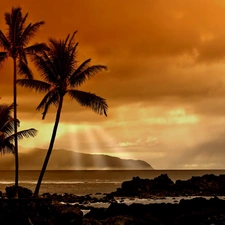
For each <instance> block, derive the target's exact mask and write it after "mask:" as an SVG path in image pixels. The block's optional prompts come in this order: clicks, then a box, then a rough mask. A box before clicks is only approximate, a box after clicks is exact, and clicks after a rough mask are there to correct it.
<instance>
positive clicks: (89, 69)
mask: <svg viewBox="0 0 225 225" xmlns="http://www.w3.org/2000/svg"><path fill="white" fill-rule="evenodd" d="M75 33H76V32H74V33H73V35H72V36H71V37H70V35H68V36H67V38H66V39H65V40H55V39H53V38H50V39H49V46H48V47H49V49H48V51H47V50H44V51H42V52H41V53H38V54H35V55H33V56H32V60H33V61H34V63H35V65H36V66H37V69H38V70H39V71H40V72H41V75H42V77H43V78H44V80H45V81H40V80H29V79H21V80H18V81H17V82H18V84H19V85H21V86H24V87H27V88H32V89H33V88H34V89H36V90H37V91H39V92H46V91H47V94H46V95H45V96H44V98H43V99H42V101H41V102H40V104H39V105H38V107H37V110H40V109H43V110H44V111H43V113H42V115H43V116H42V119H44V118H45V116H46V113H47V112H48V109H49V107H50V106H51V105H54V106H56V107H57V112H56V118H55V124H54V127H53V132H52V137H51V140H50V144H49V148H48V151H47V154H46V158H45V160H44V163H43V167H42V170H41V172H40V176H39V179H38V182H37V186H36V189H35V192H34V195H35V196H37V195H38V193H39V189H40V185H41V182H42V179H43V176H44V173H45V170H46V168H47V165H48V161H49V158H50V155H51V152H52V149H53V146H54V141H55V137H56V133H57V128H58V124H59V120H60V114H61V110H62V106H63V99H64V96H65V95H66V94H68V95H69V96H70V97H71V98H72V99H75V100H76V101H77V102H78V103H79V104H80V105H82V106H86V107H89V108H91V109H92V110H93V111H94V112H96V113H98V114H100V115H101V114H103V113H104V114H105V115H106V111H107V109H108V105H107V103H106V100H105V99H103V98H101V97H99V96H96V95H95V94H92V93H89V92H84V91H80V90H78V89H77V88H78V87H79V86H80V85H81V84H83V83H84V82H85V81H86V80H87V79H88V78H91V77H92V76H93V75H95V74H96V73H97V72H99V71H102V70H106V69H107V67H106V66H103V65H94V66H89V63H90V61H91V59H88V60H86V61H84V62H83V63H82V64H81V65H80V66H78V65H77V61H76V49H77V45H78V43H75V42H74V36H75Z"/></svg>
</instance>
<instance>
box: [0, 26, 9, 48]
mask: <svg viewBox="0 0 225 225" xmlns="http://www.w3.org/2000/svg"><path fill="white" fill-rule="evenodd" d="M0 45H1V46H2V47H3V48H4V49H5V50H9V49H10V43H9V41H8V39H7V38H6V37H5V35H4V34H3V33H2V31H1V30H0Z"/></svg>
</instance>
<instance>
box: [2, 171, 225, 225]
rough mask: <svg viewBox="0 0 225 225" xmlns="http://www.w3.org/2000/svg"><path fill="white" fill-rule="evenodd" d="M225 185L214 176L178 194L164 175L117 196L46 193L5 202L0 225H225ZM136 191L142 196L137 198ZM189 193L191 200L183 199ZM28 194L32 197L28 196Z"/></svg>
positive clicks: (125, 185)
mask: <svg viewBox="0 0 225 225" xmlns="http://www.w3.org/2000/svg"><path fill="white" fill-rule="evenodd" d="M224 179H225V175H219V176H216V175H212V174H207V175H203V176H202V177H192V178H191V179H189V180H186V181H181V183H182V184H184V185H182V186H180V188H181V189H180V190H178V189H173V188H174V187H176V184H179V183H180V181H178V182H177V181H176V182H173V181H172V180H171V179H170V178H169V177H168V176H167V174H162V175H160V176H158V177H156V178H154V179H152V180H151V179H142V178H138V177H134V178H133V179H132V180H130V181H124V182H123V183H122V185H121V188H118V189H117V190H116V191H115V192H112V193H96V194H90V195H83V196H77V195H74V194H69V193H67V194H66V193H65V194H56V193H54V194H50V193H44V194H42V195H40V196H39V197H38V198H33V197H32V196H27V197H23V198H19V199H10V198H3V197H2V198H0V206H1V211H0V224H3V225H5V224H14V223H18V222H19V224H24V225H26V224H27V225H39V224H43V225H45V224H46V225H47V224H48V225H58V224H77V225H92V224H93V225H113V224H114V225H115V224H121V225H136V224H137V225H147V224H153V225H154V224H155V225H163V224H165V225H171V224H176V225H177V224H182V225H185V224H199V225H200V224H223V223H225V213H224V212H225V188H224V187H225V185H224V184H225V183H221V182H224ZM199 182H200V183H201V184H204V185H203V187H204V188H205V190H204V188H201V186H199V185H198V188H200V191H201V192H199V190H198V191H196V190H197V189H195V188H197V186H195V185H194V184H195V183H197V184H199ZM137 184H138V185H137ZM187 184H188V185H187ZM149 185H151V188H150V189H149ZM168 185H169V186H168ZM136 187H137V190H138V192H134V190H135V188H136ZM183 187H185V192H187V193H188V192H189V193H191V195H189V194H187V193H186V195H183V194H182V193H183V192H182V191H183V189H182V188H183ZM209 187H210V188H209ZM127 188H128V189H127ZM176 188H177V187H176ZM131 190H132V192H131ZM146 190H147V191H146ZM175 190H176V192H174V191H175ZM169 191H170V194H169ZM24 193H25V192H24ZM27 193H30V192H29V191H28V190H27ZM121 193H123V194H124V195H121ZM199 193H200V194H199ZM12 214H13V217H12V216H11V215H12Z"/></svg>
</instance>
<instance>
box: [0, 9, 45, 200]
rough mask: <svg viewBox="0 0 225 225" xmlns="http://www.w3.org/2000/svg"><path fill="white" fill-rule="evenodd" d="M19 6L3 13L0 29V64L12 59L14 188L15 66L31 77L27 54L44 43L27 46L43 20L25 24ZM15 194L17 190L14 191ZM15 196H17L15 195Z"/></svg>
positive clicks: (16, 156)
mask: <svg viewBox="0 0 225 225" xmlns="http://www.w3.org/2000/svg"><path fill="white" fill-rule="evenodd" d="M21 10H22V9H21V7H16V8H14V7H13V8H12V10H11V12H6V13H5V22H6V25H7V28H8V29H7V32H6V34H5V35H4V34H3V32H2V30H0V46H2V47H3V49H4V51H3V52H0V65H2V64H3V62H4V61H5V60H6V59H7V58H9V57H10V58H12V59H13V104H14V107H13V108H14V144H15V188H16V190H17V189H18V177H19V160H18V142H17V122H16V121H17V108H16V106H17V87H16V80H17V68H18V73H19V74H21V75H22V74H23V75H26V77H27V78H32V77H33V75H32V72H31V70H30V69H29V67H28V63H27V57H26V55H27V54H32V53H34V52H37V51H40V49H43V48H44V47H45V45H44V44H43V43H41V44H38V43H36V44H34V45H31V46H28V43H29V41H30V39H31V38H32V37H33V36H34V35H35V34H36V32H37V31H38V29H39V27H40V26H41V25H43V24H44V22H43V21H40V22H36V23H34V24H32V23H29V24H28V25H27V26H25V22H26V19H27V16H28V13H26V14H25V16H23V14H22V12H21ZM16 194H18V192H17V191H16ZM16 197H17V196H16Z"/></svg>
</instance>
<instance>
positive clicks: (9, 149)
mask: <svg viewBox="0 0 225 225" xmlns="http://www.w3.org/2000/svg"><path fill="white" fill-rule="evenodd" d="M14 152H15V147H14V145H13V144H12V143H10V142H9V141H8V140H4V141H2V142H1V141H0V153H1V154H6V153H13V154H14Z"/></svg>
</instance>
